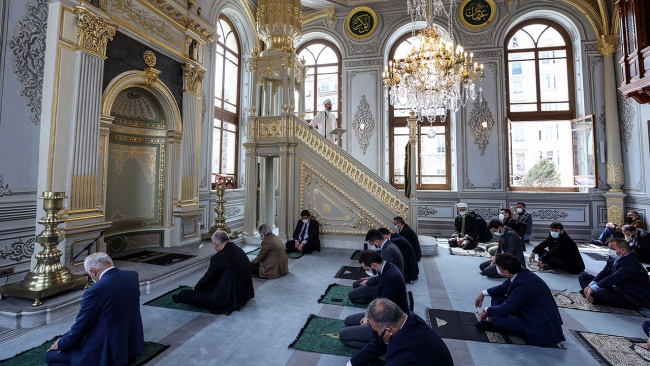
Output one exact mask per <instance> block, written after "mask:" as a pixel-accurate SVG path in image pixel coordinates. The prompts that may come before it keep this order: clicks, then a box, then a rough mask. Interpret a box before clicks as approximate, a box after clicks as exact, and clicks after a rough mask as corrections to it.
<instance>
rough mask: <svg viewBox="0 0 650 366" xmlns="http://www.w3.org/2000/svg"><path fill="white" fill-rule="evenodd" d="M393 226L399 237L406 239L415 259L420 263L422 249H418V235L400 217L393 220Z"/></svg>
mask: <svg viewBox="0 0 650 366" xmlns="http://www.w3.org/2000/svg"><path fill="white" fill-rule="evenodd" d="M393 224H394V225H395V229H396V230H397V232H398V233H399V235H400V236H401V237H403V238H404V239H406V241H408V242H409V243H411V245H412V246H413V251H414V252H415V258H416V259H417V260H418V262H419V261H420V259H422V248H421V247H420V239H418V234H416V233H415V231H413V229H411V227H410V226H409V225H408V224H407V223H406V221H404V219H403V218H402V217H400V216H397V217H395V218H394V219H393Z"/></svg>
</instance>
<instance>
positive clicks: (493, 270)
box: [478, 261, 503, 278]
mask: <svg viewBox="0 0 650 366" xmlns="http://www.w3.org/2000/svg"><path fill="white" fill-rule="evenodd" d="M491 263H492V261H485V262H483V263H481V264H479V266H478V268H480V269H481V272H483V274H484V275H486V276H488V277H492V278H503V276H501V275H500V274H499V272H497V265H496V264H491Z"/></svg>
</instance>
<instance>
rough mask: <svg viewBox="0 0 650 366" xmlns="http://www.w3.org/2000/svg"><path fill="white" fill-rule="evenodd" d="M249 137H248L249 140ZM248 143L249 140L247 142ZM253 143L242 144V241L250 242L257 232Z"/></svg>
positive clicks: (255, 159) (256, 170) (252, 120)
mask: <svg viewBox="0 0 650 366" xmlns="http://www.w3.org/2000/svg"><path fill="white" fill-rule="evenodd" d="M255 118H256V117H249V119H248V123H249V124H250V123H255ZM250 137H251V136H249V139H250ZM249 141H250V140H249ZM255 145H256V144H255V142H253V141H250V142H246V143H244V148H245V149H246V186H245V187H244V212H245V213H246V214H245V215H244V232H243V236H244V241H245V242H251V243H252V240H253V237H254V236H255V231H256V230H257V228H256V226H257V182H258V179H257V176H258V169H257V151H256V147H255Z"/></svg>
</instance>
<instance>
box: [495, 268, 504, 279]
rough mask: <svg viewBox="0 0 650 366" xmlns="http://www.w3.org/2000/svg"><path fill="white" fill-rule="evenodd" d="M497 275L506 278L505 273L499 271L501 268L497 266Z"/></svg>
mask: <svg viewBox="0 0 650 366" xmlns="http://www.w3.org/2000/svg"><path fill="white" fill-rule="evenodd" d="M497 273H498V274H499V276H501V277H505V276H504V275H503V273H501V270H500V269H499V266H497Z"/></svg>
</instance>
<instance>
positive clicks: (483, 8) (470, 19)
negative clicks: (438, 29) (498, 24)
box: [458, 0, 497, 29]
mask: <svg viewBox="0 0 650 366" xmlns="http://www.w3.org/2000/svg"><path fill="white" fill-rule="evenodd" d="M496 15H497V7H496V5H495V4H494V0H464V1H463V2H462V3H461V4H460V6H459V7H458V17H459V18H460V21H461V22H462V23H463V24H464V25H465V26H466V27H467V28H470V29H483V28H485V27H487V26H488V25H490V23H492V21H493V20H494V18H495V16H496Z"/></svg>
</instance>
